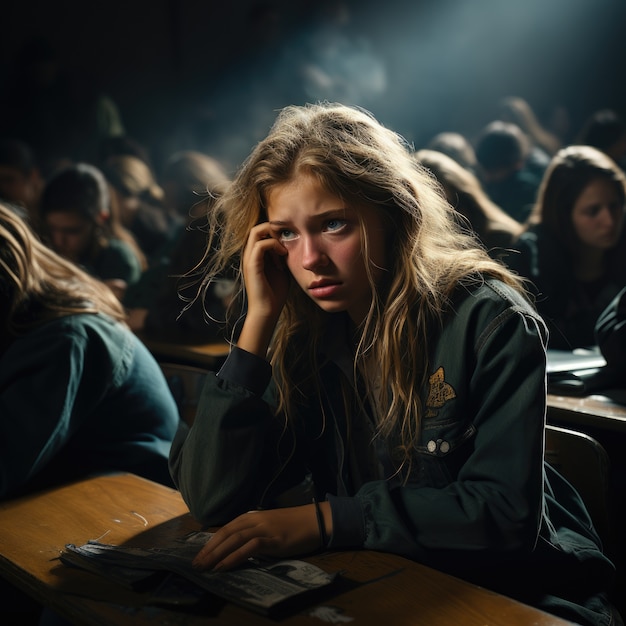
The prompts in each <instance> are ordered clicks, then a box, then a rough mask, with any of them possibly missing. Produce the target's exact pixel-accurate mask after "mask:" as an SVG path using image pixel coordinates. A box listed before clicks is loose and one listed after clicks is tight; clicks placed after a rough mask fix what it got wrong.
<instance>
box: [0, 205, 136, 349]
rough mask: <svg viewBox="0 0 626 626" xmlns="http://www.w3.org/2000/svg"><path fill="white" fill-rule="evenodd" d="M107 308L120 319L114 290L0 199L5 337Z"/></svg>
mask: <svg viewBox="0 0 626 626" xmlns="http://www.w3.org/2000/svg"><path fill="white" fill-rule="evenodd" d="M99 312H102V313H106V314H107V315H109V316H111V317H112V318H114V319H116V320H118V321H124V319H125V314H124V309H123V307H122V305H121V304H120V302H119V301H118V299H117V298H116V297H115V296H114V295H113V292H112V291H111V290H110V289H109V288H108V287H107V286H106V285H104V284H103V283H101V282H100V281H98V280H96V279H95V278H92V277H91V276H89V275H88V274H86V273H85V272H83V271H82V270H81V269H79V268H78V267H77V266H76V265H75V264H74V263H70V262H69V261H66V260H65V259H63V258H61V257H60V256H59V255H58V254H56V253H55V252H53V251H52V250H50V249H49V248H48V247H47V246H45V245H44V244H43V243H41V241H40V240H39V239H38V238H37V236H36V235H35V234H34V233H33V231H32V230H31V229H30V227H29V226H28V224H27V223H26V222H25V221H24V219H23V218H22V217H21V216H20V215H19V214H18V213H16V212H15V211H13V210H12V209H11V208H10V207H9V206H7V205H5V204H2V203H0V321H1V323H2V331H1V334H2V336H3V338H4V340H5V341H6V340H7V339H10V337H15V336H18V335H23V334H24V333H27V332H28V331H29V330H31V329H32V328H34V327H36V326H38V325H40V324H43V323H45V322H47V321H49V320H52V319H55V318H59V317H64V316H66V315H75V314H77V313H99Z"/></svg>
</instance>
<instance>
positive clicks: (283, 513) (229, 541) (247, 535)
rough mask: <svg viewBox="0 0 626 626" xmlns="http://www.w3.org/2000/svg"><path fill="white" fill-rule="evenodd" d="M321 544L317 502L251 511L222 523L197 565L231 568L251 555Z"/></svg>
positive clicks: (313, 547) (276, 553)
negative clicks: (223, 524) (315, 505)
mask: <svg viewBox="0 0 626 626" xmlns="http://www.w3.org/2000/svg"><path fill="white" fill-rule="evenodd" d="M319 547H320V535H319V528H318V525H317V518H316V515H315V507H314V505H312V504H308V505H304V506H297V507H288V508H284V509H273V510H270V511H250V512H249V513H244V514H243V515H240V516H239V517H237V518H235V519H234V520H233V521H232V522H230V523H228V524H226V525H225V526H222V528H220V529H219V530H218V531H217V532H216V533H215V534H214V535H213V536H212V537H211V539H209V541H207V543H206V544H205V545H204V547H203V548H202V549H201V550H200V552H198V554H197V555H196V557H195V559H194V560H193V566H194V567H195V568H197V569H202V570H213V571H220V570H228V569H231V568H233V567H236V566H237V565H240V564H241V563H244V562H245V561H246V560H247V559H249V558H251V557H259V556H270V557H289V556H295V555H299V554H307V553H310V552H313V551H314V550H316V549H317V548H319Z"/></svg>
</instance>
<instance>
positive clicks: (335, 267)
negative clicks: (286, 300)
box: [267, 174, 387, 324]
mask: <svg viewBox="0 0 626 626" xmlns="http://www.w3.org/2000/svg"><path fill="white" fill-rule="evenodd" d="M267 214H268V220H269V223H270V228H271V231H272V236H273V237H275V238H276V239H278V240H279V241H280V242H281V243H282V244H283V246H285V248H286V249H287V267H288V268H289V271H290V272H291V274H292V275H293V277H294V279H295V280H296V282H297V283H298V285H299V286H300V288H301V289H302V290H303V291H304V292H305V293H306V294H307V295H308V296H309V297H310V298H311V299H312V300H313V301H314V302H315V303H316V304H317V305H318V306H319V307H320V308H321V309H323V310H324V311H327V312H329V313H338V312H341V311H346V312H347V313H348V315H350V317H351V319H352V320H353V321H354V322H355V324H359V323H361V321H362V320H363V319H364V318H365V316H366V315H367V312H368V310H369V307H370V304H371V301H372V289H371V285H370V282H369V279H368V276H367V272H366V259H365V257H364V253H365V250H364V242H363V241H362V234H361V232H362V231H361V225H360V221H359V216H360V217H361V219H362V220H363V223H364V228H365V231H366V232H367V234H368V244H369V264H370V268H371V270H372V273H373V276H374V280H375V281H378V280H380V278H381V276H382V274H383V272H384V269H383V268H386V267H387V249H386V248H387V245H386V229H385V226H384V223H383V216H382V214H381V212H380V211H379V210H378V209H376V208H375V207H373V206H368V205H365V206H362V205H361V206H358V207H356V206H348V205H346V203H345V202H344V201H343V200H341V199H340V198H338V197H337V196H334V195H333V194H331V193H329V192H328V191H326V190H325V189H324V188H323V187H322V185H321V184H320V183H319V181H318V180H317V179H316V178H315V177H313V176H309V175H304V174H300V175H298V176H296V177H295V178H294V179H293V180H292V181H290V182H288V183H285V184H283V185H277V186H276V187H274V188H273V189H272V190H271V192H270V193H269V197H268V207H267Z"/></svg>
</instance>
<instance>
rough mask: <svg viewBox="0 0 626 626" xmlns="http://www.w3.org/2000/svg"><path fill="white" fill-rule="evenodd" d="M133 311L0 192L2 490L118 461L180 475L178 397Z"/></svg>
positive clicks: (152, 473) (116, 465)
mask: <svg viewBox="0 0 626 626" xmlns="http://www.w3.org/2000/svg"><path fill="white" fill-rule="evenodd" d="M123 319H124V311H123V309H122V307H121V305H120V304H119V302H118V300H117V298H115V296H114V295H113V293H112V292H111V291H110V290H109V288H108V287H106V286H105V285H104V284H103V283H100V282H99V281H97V280H96V279H94V278H92V277H90V276H88V275H87V274H86V273H85V272H83V271H82V270H80V269H79V268H78V267H77V266H76V265H74V264H73V263H70V262H68V261H66V260H64V259H62V258H61V257H59V256H58V255H57V254H56V253H54V252H52V251H51V250H50V249H48V248H47V247H46V246H44V245H43V244H42V243H40V242H39V240H38V239H37V238H36V236H35V235H34V234H33V233H32V231H31V230H30V229H29V227H28V226H27V225H26V223H25V222H24V221H23V220H22V218H20V217H19V216H18V214H17V213H15V212H13V211H12V210H10V208H9V207H7V206H6V205H2V204H0V499H3V498H8V497H13V496H16V495H19V494H21V493H24V492H26V491H30V490H33V489H36V488H41V487H44V486H49V485H51V484H57V483H60V482H62V481H66V480H70V479H75V478H78V477H81V476H85V475H89V474H96V473H102V472H112V471H127V472H133V473H135V474H139V475H141V476H145V477H146V478H150V479H152V480H155V481H158V482H161V483H164V484H171V479H170V476H169V472H168V467H167V459H168V454H169V450H170V445H171V441H172V438H173V436H174V433H175V430H176V427H177V424H178V419H179V418H178V411H177V407H176V403H175V401H174V399H173V398H172V395H171V393H170V391H169V388H168V386H167V382H166V381H165V379H164V377H163V374H162V372H161V370H160V368H159V366H158V364H157V363H156V361H155V360H154V358H153V357H152V355H151V354H150V353H149V352H148V351H147V350H146V348H145V347H144V346H143V344H141V343H140V342H139V341H138V340H137V338H136V337H135V336H134V335H133V333H132V332H131V331H130V330H129V329H128V328H127V327H126V326H125V324H124V323H123Z"/></svg>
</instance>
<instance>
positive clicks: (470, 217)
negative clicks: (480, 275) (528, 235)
mask: <svg viewBox="0 0 626 626" xmlns="http://www.w3.org/2000/svg"><path fill="white" fill-rule="evenodd" d="M415 158H416V159H417V160H418V161H419V162H420V163H421V164H422V165H423V166H424V167H425V168H427V169H428V170H430V171H431V172H432V173H433V174H434V175H435V177H436V178H437V180H438V181H439V182H440V183H441V186H442V187H443V191H444V193H445V195H446V199H447V200H448V202H449V203H450V204H451V205H452V206H453V207H454V208H455V209H456V210H457V211H458V212H459V214H460V215H462V216H463V217H464V218H465V220H461V225H464V226H468V225H469V226H470V227H471V229H472V230H473V231H474V232H475V233H476V235H477V237H478V239H479V240H480V241H481V243H482V244H483V245H484V246H485V248H486V249H487V252H489V254H490V255H491V256H493V257H494V258H498V257H500V256H502V255H503V254H505V250H506V249H507V248H510V247H511V246H512V245H513V243H514V242H515V241H516V240H517V238H518V237H519V236H520V234H521V233H522V230H523V226H522V225H521V224H520V223H519V222H516V221H515V220H514V219H513V218H512V217H511V216H510V215H508V214H506V213H505V212H504V211H503V210H502V209H501V208H500V207H499V206H498V205H496V204H495V203H494V202H492V201H491V199H490V198H489V196H488V195H487V194H486V193H485V191H484V189H483V188H482V185H481V184H480V181H479V180H478V178H477V177H476V176H475V175H474V174H472V172H471V171H469V170H468V169H466V168H464V167H463V166H462V165H460V164H459V163H458V162H457V161H455V160H454V159H452V158H450V157H449V156H447V155H445V154H443V153H441V152H438V151H436V150H427V149H424V150H418V151H417V152H416V153H415Z"/></svg>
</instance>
